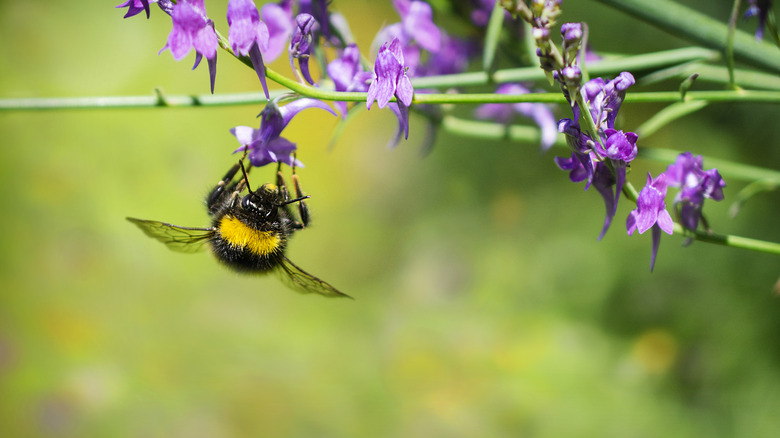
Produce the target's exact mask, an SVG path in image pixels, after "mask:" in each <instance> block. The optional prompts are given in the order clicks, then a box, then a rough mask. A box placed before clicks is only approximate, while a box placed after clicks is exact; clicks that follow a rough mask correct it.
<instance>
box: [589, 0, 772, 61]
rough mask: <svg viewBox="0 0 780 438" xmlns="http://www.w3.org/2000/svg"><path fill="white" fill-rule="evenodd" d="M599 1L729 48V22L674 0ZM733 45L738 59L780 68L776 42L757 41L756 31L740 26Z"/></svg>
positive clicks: (691, 37) (714, 46) (720, 48)
mask: <svg viewBox="0 0 780 438" xmlns="http://www.w3.org/2000/svg"><path fill="white" fill-rule="evenodd" d="M598 1H600V2H601V3H604V4H607V5H609V6H612V7H614V8H615V9H618V10H621V11H623V12H626V13H628V14H631V15H633V16H635V17H637V18H639V19H641V20H644V21H647V22H649V23H651V24H654V25H656V26H658V27H660V28H662V29H664V30H667V31H669V32H671V33H674V34H677V35H680V36H682V37H683V38H687V39H689V40H691V41H694V42H696V43H697V44H702V45H704V46H706V47H710V48H712V49H716V50H718V51H720V52H721V53H723V52H725V51H726V49H727V45H728V42H727V39H728V33H729V30H728V25H727V24H725V23H722V22H720V21H718V20H716V19H714V18H710V17H709V16H707V15H704V14H702V13H700V12H697V11H695V10H693V9H690V8H688V7H685V6H682V5H680V4H678V3H675V2H673V1H670V0H598ZM733 48H734V56H735V58H736V59H739V60H742V61H744V62H746V63H749V64H751V65H753V66H755V67H759V68H764V69H767V70H770V71H772V72H775V73H778V72H780V53H779V52H778V50H777V47H776V46H774V45H772V44H770V43H768V42H763V41H756V39H755V38H754V37H753V35H750V34H748V33H746V32H743V31H740V30H737V31H735V32H734V45H733Z"/></svg>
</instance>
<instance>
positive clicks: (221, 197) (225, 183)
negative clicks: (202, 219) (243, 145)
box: [206, 158, 251, 214]
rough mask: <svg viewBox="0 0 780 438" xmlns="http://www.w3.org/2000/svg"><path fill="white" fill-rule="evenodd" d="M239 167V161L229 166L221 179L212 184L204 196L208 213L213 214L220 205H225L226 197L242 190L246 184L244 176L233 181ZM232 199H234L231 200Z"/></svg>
mask: <svg viewBox="0 0 780 438" xmlns="http://www.w3.org/2000/svg"><path fill="white" fill-rule="evenodd" d="M242 159H243V158H242ZM239 169H241V162H240V161H239V162H237V163H236V164H234V165H233V166H231V167H230V170H228V171H227V173H226V174H225V176H224V177H222V179H221V180H220V181H219V182H218V183H217V185H216V186H214V188H213V189H211V192H210V193H209V195H208V196H207V197H206V206H207V207H208V210H209V213H210V214H214V213H215V212H216V211H217V210H219V208H220V207H221V206H222V205H225V201H226V200H227V199H228V197H234V196H235V195H237V194H238V193H240V192H241V191H242V190H244V187H245V185H246V179H245V178H241V179H239V180H236V181H233V178H235V176H236V173H238V170H239ZM250 169H251V167H250ZM247 171H248V170H247ZM234 201H235V200H233V201H231V202H234Z"/></svg>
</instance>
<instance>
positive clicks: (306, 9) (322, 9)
mask: <svg viewBox="0 0 780 438" xmlns="http://www.w3.org/2000/svg"><path fill="white" fill-rule="evenodd" d="M328 3H329V1H328V0H301V2H300V13H301V14H309V15H311V16H313V17H314V20H316V21H317V23H319V25H320V31H322V35H323V36H324V37H325V39H326V40H330V39H331V36H332V35H331V32H330V14H328Z"/></svg>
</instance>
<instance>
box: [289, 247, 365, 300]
mask: <svg viewBox="0 0 780 438" xmlns="http://www.w3.org/2000/svg"><path fill="white" fill-rule="evenodd" d="M276 272H277V273H279V278H281V280H282V282H283V283H285V284H286V285H287V286H288V287H289V288H290V289H292V290H294V291H296V292H298V293H302V294H311V293H314V294H320V295H323V296H326V297H331V298H338V297H346V298H352V297H351V296H349V295H347V294H345V293H343V292H339V290H338V289H336V288H335V287H333V286H331V285H330V284H328V283H327V282H325V281H322V280H320V279H319V278H317V277H315V276H313V275H311V274H309V273H308V272H306V271H304V270H303V269H301V268H299V267H298V265H296V264H295V263H293V262H291V261H290V259H288V258H287V257H285V256H282V259H281V261H280V263H279V267H278V268H277V269H276Z"/></svg>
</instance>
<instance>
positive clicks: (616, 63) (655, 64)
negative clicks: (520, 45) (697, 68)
mask: <svg viewBox="0 0 780 438" xmlns="http://www.w3.org/2000/svg"><path fill="white" fill-rule="evenodd" d="M718 57H719V54H718V53H717V52H714V51H712V50H708V49H703V48H700V47H687V48H684V49H674V50H664V51H660V52H654V53H647V54H643V55H635V56H624V57H618V58H611V59H602V60H600V61H595V62H592V63H588V72H589V73H590V74H591V76H599V75H605V74H610V73H620V72H621V71H632V72H636V71H644V70H653V69H658V68H662V67H668V66H672V65H677V64H681V63H685V62H691V61H711V60H715V59H717V58H718ZM545 79H546V77H545V75H544V71H542V69H541V68H539V67H538V66H537V67H525V68H510V69H503V70H497V71H495V72H494V73H493V74H492V75H489V74H487V73H485V72H470V73H460V74H453V75H446V76H427V77H421V78H414V79H412V85H414V87H415V88H452V87H467V86H475V85H487V84H489V83H498V84H503V83H506V82H522V81H541V80H545Z"/></svg>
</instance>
